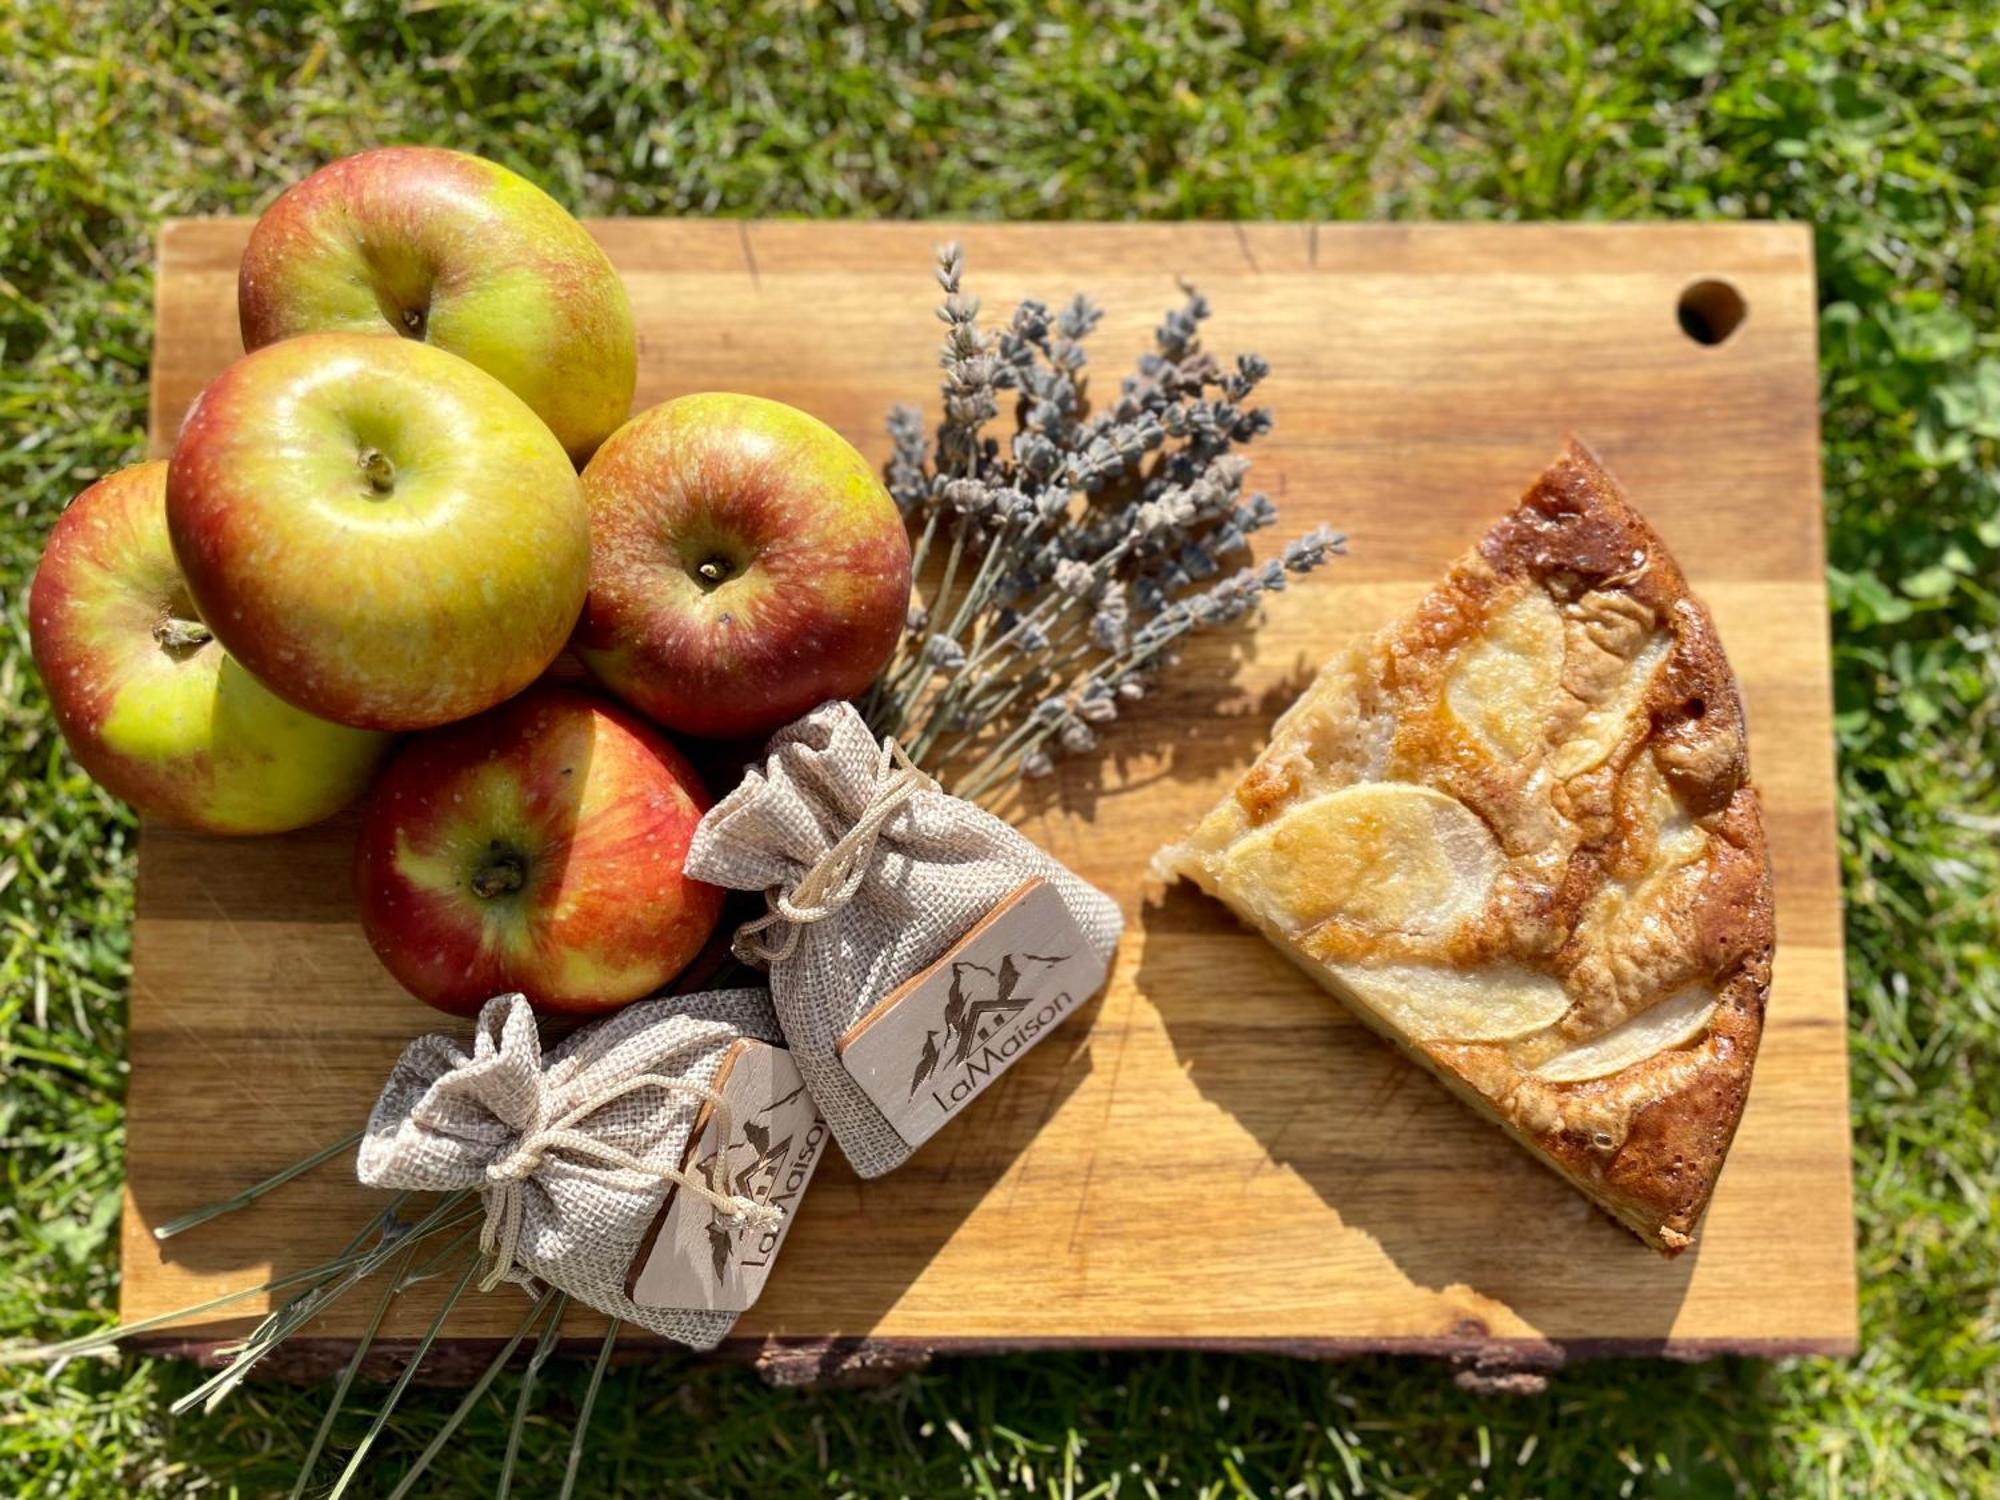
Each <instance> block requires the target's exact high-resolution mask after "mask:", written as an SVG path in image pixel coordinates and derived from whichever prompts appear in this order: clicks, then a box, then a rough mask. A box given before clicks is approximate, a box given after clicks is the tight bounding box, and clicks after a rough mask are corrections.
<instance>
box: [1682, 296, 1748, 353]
mask: <svg viewBox="0 0 2000 1500" xmlns="http://www.w3.org/2000/svg"><path fill="white" fill-rule="evenodd" d="M1677 311H1678V313H1679V316H1680V322H1681V332H1682V333H1684V334H1686V335H1687V336H1688V337H1689V338H1691V339H1693V340H1694V341H1695V342H1696V343H1697V344H1711V345H1713V344H1719V343H1721V342H1723V340H1725V339H1727V338H1728V337H1729V336H1730V335H1731V334H1732V333H1734V332H1736V330H1737V329H1738V328H1740V327H1742V326H1743V320H1744V319H1745V318H1747V317H1748V316H1749V315H1750V304H1749V303H1747V302H1745V301H1744V300H1743V294H1742V293H1741V292H1739V291H1737V290H1736V288H1735V287H1733V286H1731V285H1730V284H1729V283H1728V282H1726V281H1697V282H1695V283H1694V285H1692V286H1690V287H1689V288H1688V289H1687V290H1686V291H1684V292H1682V293H1681V300H1680V306H1679V308H1678V309H1677Z"/></svg>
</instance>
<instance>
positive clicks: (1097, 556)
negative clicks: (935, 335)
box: [865, 244, 1344, 798]
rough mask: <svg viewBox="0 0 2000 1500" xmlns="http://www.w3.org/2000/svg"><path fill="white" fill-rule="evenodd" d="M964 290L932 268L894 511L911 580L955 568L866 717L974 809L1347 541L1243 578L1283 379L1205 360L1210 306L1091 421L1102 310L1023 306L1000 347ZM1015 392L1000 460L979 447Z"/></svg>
mask: <svg viewBox="0 0 2000 1500" xmlns="http://www.w3.org/2000/svg"><path fill="white" fill-rule="evenodd" d="M964 271H965V257H964V253H963V251H962V250H961V249H960V248H959V247H958V246H957V245H955V244H952V245H945V246H943V247H942V248H940V249H939V251H938V257H937V279H938V285H939V287H940V288H941V289H942V290H943V292H944V299H943V301H942V303H941V304H940V305H939V308H938V317H939V319H940V320H941V321H942V322H943V323H944V325H945V329H946V332H945V340H944V344H943V346H942V347H941V348H940V350H939V353H938V363H939V365H940V367H941V368H942V369H943V371H944V380H943V383H942V388H941V389H942V395H943V398H944V399H943V408H942V416H941V419H940V421H939V423H938V426H937V429H936V430H935V431H934V432H932V433H930V434H928V435H927V434H926V433H925V430H924V423H923V417H922V414H921V413H920V412H918V411H917V410H916V409H915V408H913V407H909V406H899V407H897V408H896V409H895V410H894V411H892V412H891V413H890V414H889V434H890V439H891V443H892V452H891V456H890V459H889V463H888V467H887V478H888V485H889V492H890V494H891V495H893V496H894V497H895V500H896V504H897V505H898V506H899V507H900V508H901V509H902V511H903V513H904V515H905V517H906V518H908V520H909V523H910V525H911V526H912V528H913V529H914V530H915V531H916V534H917V540H916V547H915V552H916V565H917V568H918V570H919V572H920V573H921V571H922V570H923V569H924V567H925V565H926V563H927V562H929V561H931V560H932V558H933V556H934V554H936V552H937V551H938V549H939V548H943V549H944V551H943V563H942V566H941V569H940V571H939V573H938V582H937V586H936V587H935V588H934V589H933V590H932V593H931V598H930V601H929V604H928V605H927V606H924V607H912V609H911V611H910V619H909V628H908V631H907V633H906V635H905V638H904V641H903V644H902V647H901V649H900V650H899V651H898V653H897V656H896V658H895V660H894V661H893V662H892V663H891V664H890V667H889V669H888V671H887V672H885V673H884V674H883V677H882V679H881V681H880V682H878V683H877V684H876V686H875V689H874V691H873V693H872V694H871V695H870V697H869V698H868V700H867V703H866V704H865V708H866V710H867V713H868V717H869V720H870V722H871V723H872V724H873V725H874V727H875V729H876V731H877V732H878V733H881V734H895V735H898V736H899V737H901V738H902V739H903V741H904V742H905V744H906V745H907V746H908V747H909V748H910V751H911V753H912V754H913V755H916V756H917V757H919V758H920V759H922V760H923V761H924V763H925V764H926V765H928V766H929V767H930V768H931V769H932V770H934V771H938V772H940V773H942V774H944V775H945V776H946V778H947V779H948V780H949V781H950V782H951V783H952V787H953V790H955V791H957V792H958V793H959V794H960V795H962V796H967V797H975V798H976V797H978V796H980V795H981V794H983V793H985V792H987V791H989V790H991V789H992V788H993V787H994V786H997V785H999V784H1000V783H1002V782H1004V781H1006V780H1008V779H1010V778H1012V777H1014V776H1016V775H1025V776H1030V777H1032V776H1039V775H1045V774H1047V773H1048V771H1049V770H1050V769H1052V767H1053V765H1054V762H1055V758H1056V757H1057V756H1058V755H1062V754H1081V753H1083V752H1085V751H1088V750H1090V749H1092V748H1093V747H1094V746H1095V745H1096V744H1097V738H1098V736H1097V731H1098V729H1099V728H1101V727H1102V726H1103V725H1105V724H1108V723H1110V722H1111V721H1113V720H1114V719H1116V718H1117V717H1118V714H1119V711H1120V708H1121V706H1122V705H1125V704H1129V703H1132V702H1134V701H1136V700H1138V699H1140V698H1143V697H1144V696H1145V694H1146V693H1147V691H1148V690H1149V689H1150V688H1151V687H1152V686H1153V685H1154V683H1155V682H1156V681H1157V679H1158V676H1159V674H1160V673H1161V672H1162V671H1164V670H1166V669H1167V668H1169V667H1171V666H1172V665H1173V663H1174V662H1175V660H1176V659H1177V658H1176V655H1175V650H1176V647H1177V646H1178V644H1179V642H1180V641H1181V640H1182V638H1184V637H1185V636H1187V635H1190V634H1192V633H1193V632H1195V631H1198V630H1206V629H1210V628H1213V627H1215V626H1219V625H1226V624H1230V623H1233V622H1235V621H1238V620H1240V619H1242V618H1243V617H1244V616H1246V615H1248V614H1249V613H1250V612H1251V611H1252V610H1253V609H1254V608H1255V607H1256V606H1257V604H1258V602H1259V601H1260V600H1261V599H1262V598H1263V596H1264V595H1266V594H1269V593H1274V592H1276V591H1277V590H1280V589H1282V588H1283V587H1284V586H1285V582H1286V579H1287V577H1288V576H1289V575H1291V574H1295V573H1306V572H1310V571H1312V570H1313V569H1314V568H1317V567H1319V566H1320V565H1321V564H1322V563H1324V562H1325V561H1326V560H1327V559H1328V558H1329V557H1333V556H1337V555H1339V554H1340V553H1341V551H1342V550H1343V547H1344V538H1342V537H1341V536H1339V535H1337V534H1336V533H1334V532H1332V531H1330V530H1328V529H1326V528H1324V527H1322V528H1320V529H1318V530H1316V531H1313V532H1311V533H1309V534H1308V535H1306V536H1304V537H1301V538H1299V539H1298V540H1296V541H1294V542H1292V543H1290V544H1289V545H1287V546H1286V547H1285V548H1284V550H1283V553H1282V554H1281V556H1279V557H1278V558H1275V559H1272V560H1270V561H1267V562H1263V563H1261V564H1258V563H1253V562H1252V561H1251V560H1250V537H1251V535H1252V533H1254V532H1257V531H1261V530H1263V529H1265V528H1266V527H1268V526H1271V525H1272V524H1273V523H1275V522H1276V520H1277V518H1278V508H1277V506H1276V505H1275V504H1273V503H1272V501H1271V499H1270V497H1269V496H1268V495H1264V494H1259V493H1251V494H1247V495H1246V494H1245V493H1244V481H1245V479H1246V477H1247V476H1248V472H1249V461H1248V459H1247V458H1245V457H1244V455H1243V452H1242V450H1243V449H1244V448H1246V447H1247V446H1248V445H1249V444H1250V443H1252V442H1254V441H1255V440H1256V439H1257V438H1259V437H1261V436H1263V434H1265V433H1266V432H1269V431H1270V430H1271V413H1270V410H1269V409H1268V408H1266V407H1261V406H1255V405H1252V404H1251V397H1252V396H1253V394H1254V393H1255V392H1256V390H1257V387H1258V386H1259V385H1260V384H1261V383H1262V381H1263V380H1264V377H1265V376H1266V375H1267V374H1268V373H1269V371H1270V367H1269V366H1268V365H1267V364H1266V363H1265V362H1264V361H1263V360H1262V359H1261V358H1259V357H1258V356H1257V355H1255V354H1244V355H1239V356H1237V358H1236V359H1235V360H1234V361H1233V362H1231V363H1230V364H1228V365H1226V366H1225V365H1224V364H1223V363H1222V362H1221V361H1220V360H1218V359H1217V358H1216V357H1215V356H1214V355H1213V354H1211V353H1210V352H1209V351H1207V350H1206V349H1204V348H1203V347H1202V344H1201V325H1202V323H1203V322H1204V321H1205V320H1206V319H1207V318H1208V316H1209V305H1208V300H1207V299H1206V298H1205V297H1203V296H1202V295H1201V294H1200V292H1198V291H1196V290H1195V289H1194V288H1193V287H1191V286H1188V285H1186V284H1185V283H1183V285H1182V288H1181V290H1182V292H1183V293H1184V295H1185V300H1184V301H1183V302H1182V304H1181V305H1180V306H1179V307H1176V308H1172V309H1170V310H1169V311H1168V312H1167V314H1166V315H1165V317H1164V318H1163V319H1162V320H1161V322H1160V325H1159V327H1158V328H1157V329H1156V330H1155V332H1154V336H1153V342H1154V347H1153V348H1152V349H1151V350H1149V351H1148V352H1147V353H1145V354H1144V355H1142V356H1141V357H1140V359H1139V361H1138V364H1137V365H1136V367H1135V368H1134V370H1133V372H1132V373H1131V374H1129V375H1127V376H1125V377H1124V378H1123V379H1122V380H1121V381H1120V382H1119V388H1118V395H1117V398H1116V400H1114V401H1110V402H1108V403H1105V404H1103V405H1102V406H1096V405H1093V403H1092V401H1091V399H1090V392H1089V389H1088V381H1087V378H1086V375H1085V368H1086V356H1085V350H1084V342H1085V340H1086V339H1087V338H1088V336H1089V335H1090V333H1091V331H1092V330H1093V329H1094V328H1096V326H1097V323H1098V321H1099V319H1100V318H1101V316H1102V312H1101V310H1100V309H1099V308H1098V307H1097V306H1096V304H1094V303H1093V302H1091V301H1090V299H1089V298H1087V297H1083V296H1078V297H1076V298H1075V299H1073V300H1072V301H1071V302H1070V303H1068V304H1067V305H1066V306H1065V307H1063V308H1062V309H1061V310H1060V311H1051V310H1050V308H1049V307H1047V306H1046V305H1045V304H1043V303H1041V302H1036V301H1032V300H1030V301H1026V302H1023V303H1022V304H1021V305H1020V306H1019V307H1017V308H1016V309H1015V310H1014V312H1013V315H1012V316H1011V317H1010V318H1009V319H1008V320H1007V323H1006V325H1005V326H1004V327H1002V328H1000V329H999V330H997V331H993V332H989V331H988V330H986V329H984V328H982V327H981V326H980V321H979V312H980V304H979V301H978V299H977V298H976V297H972V296H970V295H968V294H967V293H966V292H965V290H964V286H963V280H964ZM1003 392H1006V393H1011V396H1012V405H1013V409H1014V410H1013V414H1014V431H1013V433H1012V435H1011V436H1009V437H1007V438H1006V439H1005V441H1003V440H1002V439H1001V438H1000V437H998V436H995V435H993V434H991V433H989V431H988V428H989V426H991V425H992V424H993V423H994V422H995V421H996V419H998V418H999V417H1000V416H1001V415H1002V411H1003V396H1002V393H1003Z"/></svg>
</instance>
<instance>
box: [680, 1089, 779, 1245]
mask: <svg viewBox="0 0 2000 1500" xmlns="http://www.w3.org/2000/svg"><path fill="white" fill-rule="evenodd" d="M805 1091H806V1086H805V1085H804V1084H803V1083H801V1084H800V1085H799V1086H798V1087H797V1088H795V1089H793V1090H792V1091H791V1092H790V1093H789V1094H787V1095H785V1097H784V1098H782V1099H774V1100H772V1101H771V1103H769V1104H767V1105H766V1106H765V1107H764V1108H762V1109H760V1110H758V1111H757V1113H756V1114H755V1115H754V1116H752V1117H751V1118H750V1119H747V1120H744V1121H741V1122H740V1129H741V1132H742V1133H741V1135H740V1136H738V1137H737V1138H735V1139H732V1140H731V1141H730V1143H729V1145H728V1147H727V1148H726V1149H725V1158H724V1164H723V1165H724V1170H725V1172H726V1173H727V1181H728V1183H729V1191H730V1192H732V1193H734V1194H736V1195H737V1196H738V1197H740V1198H748V1199H749V1200H750V1201H751V1202H752V1203H773V1202H775V1203H776V1204H777V1205H778V1206H779V1207H780V1208H783V1209H785V1210H786V1211H787V1212H789V1211H790V1208H791V1202H790V1200H791V1199H793V1198H795V1197H796V1196H797V1191H796V1189H794V1190H793V1191H791V1192H786V1191H784V1190H783V1189H784V1183H783V1180H782V1179H783V1178H784V1176H785V1168H786V1167H787V1166H788V1165H789V1164H790V1162H791V1159H792V1141H793V1139H794V1135H795V1132H793V1131H791V1130H788V1129H787V1130H786V1133H785V1134H784V1135H783V1136H780V1137H779V1138H778V1139H777V1140H775V1141H774V1140H772V1138H771V1137H772V1135H773V1133H774V1132H775V1131H776V1130H779V1129H785V1128H786V1127H785V1125H784V1123H783V1122H784V1121H785V1120H786V1118H787V1116H788V1115H789V1113H790V1111H788V1110H787V1109H786V1106H787V1105H789V1104H791V1103H793V1102H794V1101H795V1100H797V1099H799V1098H800V1097H802V1096H803V1095H804V1093H805ZM695 1170H696V1172H697V1173H698V1174H699V1175H700V1176H701V1178H702V1179H703V1180H704V1181H707V1182H713V1181H714V1180H715V1153H714V1152H713V1151H711V1152H709V1153H708V1155H706V1156H704V1157H703V1158H701V1160H700V1161H699V1162H697V1163H696V1164H695ZM799 1186H800V1187H803V1186H804V1183H803V1182H801V1183H800V1184H799ZM770 1232H771V1231H768V1230H767V1231H764V1233H770ZM746 1233H748V1229H747V1227H746V1226H743V1225H735V1226H731V1225H729V1224H725V1223H724V1222H723V1220H722V1216H721V1215H720V1214H715V1213H712V1214H711V1215H710V1217H709V1221H708V1245H709V1258H710V1264H712V1265H713V1266H714V1268H715V1279H716V1280H717V1281H718V1282H719V1281H721V1280H723V1279H724V1278H725V1277H727V1276H728V1274H729V1265H730V1261H731V1260H732V1259H734V1258H735V1256H736V1253H737V1250H736V1242H737V1241H738V1240H739V1239H741V1238H742V1237H743V1235H745V1234H746Z"/></svg>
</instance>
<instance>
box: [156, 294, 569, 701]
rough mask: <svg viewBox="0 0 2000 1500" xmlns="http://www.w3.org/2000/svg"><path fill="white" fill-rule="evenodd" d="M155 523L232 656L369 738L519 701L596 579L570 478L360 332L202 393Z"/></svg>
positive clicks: (521, 408) (305, 348) (412, 359)
mask: <svg viewBox="0 0 2000 1500" xmlns="http://www.w3.org/2000/svg"><path fill="white" fill-rule="evenodd" d="M167 526H168V530H169V532H170V534H171V535H172V537H173V545H174V555H175V557H177V558H178V559H179V560H180V565H181V572H182V573H183V574H184V575H185V576H186V578H187V583H188V590H189V593H190V594H191V595H192V596H193V599H194V603H195V607H196V608H197V609H198V610H200V612H201V617H202V619H203V620H205V621H206V622H207V623H208V626H209V628H210V629H212V630H213V631H214V632H215V634H216V637H217V638H218V639H219V640H220V641H221V642H222V644H223V645H224V646H225V647H226V648H227V649H228V651H229V654H230V655H231V656H234V657H235V658H236V659H237V660H238V661H239V662H241V663H242V664H243V665H244V666H246V667H248V668H249V669H250V671H251V672H253V673H254V674H256V676H257V677H258V678H259V679H260V680H262V681H263V682H264V683H265V685H266V686H268V687H269V688H271V690H272V691H273V692H275V693H277V694H278V695H279V696H281V697H283V698H285V699H287V700H288V701H290V702H292V703H294V704H296V705H298V706H299V707H300V708H303V709H305V710H306V711H307V712H309V713H315V714H318V715H319V716H320V717H322V718H327V719H333V720H335V721H336V722H338V723H342V724H353V725H357V726H359V727H361V728H365V729H422V728H426V727H429V726H431V725H436V724H443V723H448V722H450V721H451V720H454V719H462V718H465V717H466V716H467V715H470V714H475V713H478V712H479V711H480V710H482V709H485V708H490V707H492V706H493V705H494V704H495V703H498V702H500V701H501V700H502V699H505V698H509V697H511V696H512V695H513V694H515V693H517V692H519V691H520V690H521V689H522V688H524V687H526V686H527V685H528V684H529V683H530V682H532V681H534V679H535V678H536V677H537V676H539V675H540V674H541V672H542V669H543V668H545V667H546V666H548V664H549V662H550V661H551V660H553V659H554V657H555V655H556V653H557V652H559V651H560V650H562V648H563V644H564V642H565V641H566V640H567V638H568V636H569V633H570V630H571V628H572V626H573V625H574V624H575V622H576V619H577V614H578V611H579V610H580V609H581V608H582V605H583V597H584V589H585V586H586V584H587V582H588V576H589V566H590V530H589V523H588V520H587V518H586V516H585V512H584V507H583V499H582V495H581V492H580V490H579V487H578V483H577V477H576V472H575V470H574V469H573V468H572V467H571V465H570V461H569V458H568V457H567V455H565V454H564V452H563V448H562V444H560V443H558V442H557V441H556V440H555V437H554V435H553V434H552V433H550V431H549V429H548V428H547V427H545V426H543V425H542V422H541V420H540V419H539V418H537V417H536V416H535V414H534V413H533V412H531V411H530V410H528V408H527V406H526V405H525V404H524V403H523V402H522V401H521V399H520V397H518V396H516V395H515V394H514V393H513V392H512V391H510V390H508V389H507V387H506V386H504V385H502V384H501V383H500V382H499V381H497V380H495V379H494V378H493V377H492V376H491V375H488V374H486V373H485V372H484V371H483V370H480V369H478V368H477V367H476V366H473V365H470V364H467V363H466V362H465V361H464V360H462V359H459V358H458V357H457V356H456V355H451V354H446V353H445V352H444V351H443V350H441V349H435V348H432V347H431V346H429V345H427V344H418V343H412V342H410V341H409V340H407V339H384V338H377V337H374V336H372V335H365V334H358V333H315V334H305V335H302V336H301V337H299V338H295V339H286V340H285V341H284V342H283V343H281V344H271V345H269V346H267V347H265V348H263V349H260V350H258V351H257V352H256V353H254V354H249V355H246V356H244V357H243V358H242V359H240V360H238V361H237V362H236V363H235V364H233V365H231V366H230V367H229V368H228V369H227V370H225V371H224V372H223V373H222V374H221V375H220V376H218V377H217V378H216V380H215V381H214V383H213V384H211V385H210V386H209V387H208V389H206V390H205V391H203V392H202V393H201V395H200V397H199V398H198V399H197V400H196V403H195V406H194V409H193V410H192V411H190V412H189V413H188V417H187V421H186V422H185V423H184V424H183V426H182V428H181V433H180V439H179V441H178V442H177V443H175V445H174V454H173V459H172V464H171V467H170V468H169V470H168V473H167Z"/></svg>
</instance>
